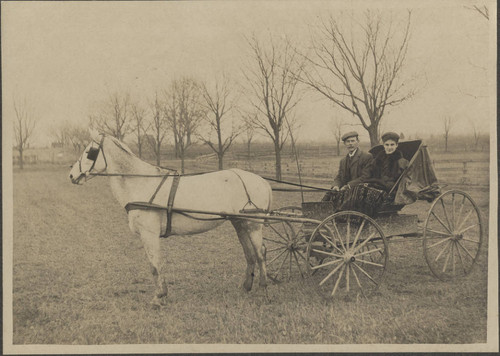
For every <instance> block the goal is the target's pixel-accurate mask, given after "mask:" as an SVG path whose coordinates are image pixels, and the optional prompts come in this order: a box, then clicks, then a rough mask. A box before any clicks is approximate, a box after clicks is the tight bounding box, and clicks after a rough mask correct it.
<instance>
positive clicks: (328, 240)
mask: <svg viewBox="0 0 500 356" xmlns="http://www.w3.org/2000/svg"><path fill="white" fill-rule="evenodd" d="M323 227H324V228H326V229H327V230H328V232H330V233H331V234H332V239H333V231H332V230H330V229H329V228H328V226H323ZM318 233H319V235H320V236H321V237H322V238H323V239H324V240H325V241H326V242H328V243H329V244H330V245H332V246H334V243H333V241H331V240H330V239H329V238H327V237H326V236H325V235H323V233H322V232H321V231H320V230H318Z"/></svg>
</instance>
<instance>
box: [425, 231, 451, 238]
mask: <svg viewBox="0 0 500 356" xmlns="http://www.w3.org/2000/svg"><path fill="white" fill-rule="evenodd" d="M427 231H430V232H433V233H435V234H438V235H443V236H450V234H449V233H446V232H442V231H437V230H433V229H427Z"/></svg>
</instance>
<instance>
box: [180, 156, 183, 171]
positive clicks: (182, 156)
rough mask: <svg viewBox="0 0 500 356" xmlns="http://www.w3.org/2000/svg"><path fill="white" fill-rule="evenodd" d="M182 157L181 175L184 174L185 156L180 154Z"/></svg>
mask: <svg viewBox="0 0 500 356" xmlns="http://www.w3.org/2000/svg"><path fill="white" fill-rule="evenodd" d="M180 157H181V174H184V154H183V153H181V154H180Z"/></svg>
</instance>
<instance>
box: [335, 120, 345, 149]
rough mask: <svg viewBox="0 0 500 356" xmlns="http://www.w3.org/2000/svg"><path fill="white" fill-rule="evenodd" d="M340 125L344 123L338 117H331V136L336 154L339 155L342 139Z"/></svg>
mask: <svg viewBox="0 0 500 356" xmlns="http://www.w3.org/2000/svg"><path fill="white" fill-rule="evenodd" d="M342 126H344V123H343V122H342V119H340V118H339V117H335V118H333V136H334V137H335V143H336V145H337V156H340V141H341V140H342Z"/></svg>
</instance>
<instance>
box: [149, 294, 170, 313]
mask: <svg viewBox="0 0 500 356" xmlns="http://www.w3.org/2000/svg"><path fill="white" fill-rule="evenodd" d="M166 305H167V298H165V297H162V298H158V297H154V298H153V300H152V301H151V306H152V308H153V309H155V310H158V309H161V308H162V307H165V306H166Z"/></svg>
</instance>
